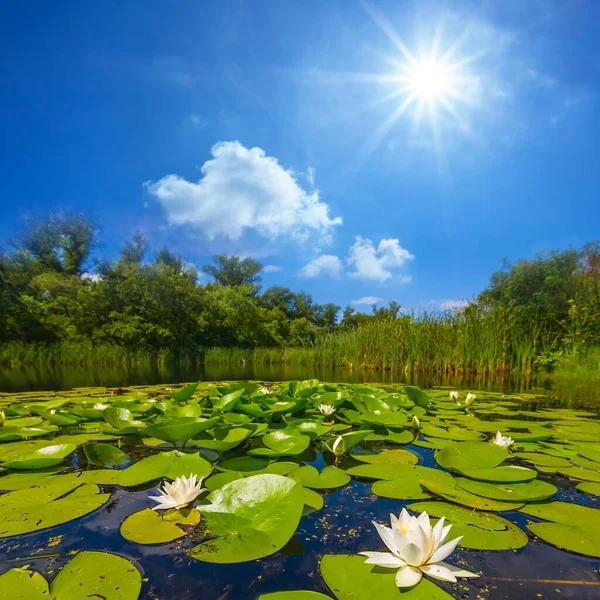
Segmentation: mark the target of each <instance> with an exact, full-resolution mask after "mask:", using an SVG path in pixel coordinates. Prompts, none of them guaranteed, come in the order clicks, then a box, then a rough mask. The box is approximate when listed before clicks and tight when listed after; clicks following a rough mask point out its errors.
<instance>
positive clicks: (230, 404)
mask: <svg viewBox="0 0 600 600" xmlns="http://www.w3.org/2000/svg"><path fill="white" fill-rule="evenodd" d="M244 391H245V390H244V389H243V388H242V389H239V390H235V392H231V393H230V394H225V395H224V396H221V397H220V398H214V399H213V408H214V409H215V410H218V411H219V412H229V411H231V410H233V409H234V408H235V407H236V405H237V404H238V403H239V402H240V398H241V397H242V396H243V395H244Z"/></svg>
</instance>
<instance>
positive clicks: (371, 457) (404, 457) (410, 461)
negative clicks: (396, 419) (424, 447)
mask: <svg viewBox="0 0 600 600" xmlns="http://www.w3.org/2000/svg"><path fill="white" fill-rule="evenodd" d="M351 456H352V458H355V459H356V460H359V461H361V462H365V463H369V464H373V465H388V464H406V465H416V464H417V463H418V462H419V459H418V457H417V456H415V455H414V454H413V453H412V452H409V451H408V450H401V449H399V450H383V451H382V452H379V453H378V454H352V455H351Z"/></svg>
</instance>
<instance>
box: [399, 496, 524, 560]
mask: <svg viewBox="0 0 600 600" xmlns="http://www.w3.org/2000/svg"><path fill="white" fill-rule="evenodd" d="M408 509H409V510H411V511H414V512H418V513H421V512H427V514H429V515H430V516H432V517H440V518H441V517H445V518H446V521H447V524H451V525H452V530H451V531H450V534H449V535H448V539H454V538H456V537H459V536H463V539H462V540H461V541H460V542H459V546H460V547H461V548H469V549H472V550H516V549H518V548H522V547H523V546H525V545H526V544H527V535H526V534H525V533H524V532H523V531H522V530H521V529H520V528H519V527H517V526H516V525H514V524H513V523H511V522H510V521H507V520H506V519H503V518H502V517H500V516H498V515H494V514H491V513H487V512H475V511H473V510H469V509H467V508H463V507H462V506H456V505H454V504H448V503H447V502H419V503H416V504H410V505H409V506H408Z"/></svg>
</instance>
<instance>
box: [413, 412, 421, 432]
mask: <svg viewBox="0 0 600 600" xmlns="http://www.w3.org/2000/svg"><path fill="white" fill-rule="evenodd" d="M411 425H412V426H413V427H414V428H415V429H421V421H420V420H419V417H417V415H413V417H412V419H411Z"/></svg>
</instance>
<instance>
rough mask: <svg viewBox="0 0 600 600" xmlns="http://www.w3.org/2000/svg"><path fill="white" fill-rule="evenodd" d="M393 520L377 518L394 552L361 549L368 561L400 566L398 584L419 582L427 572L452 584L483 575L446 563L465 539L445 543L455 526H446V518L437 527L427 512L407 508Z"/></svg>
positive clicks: (388, 544)
mask: <svg viewBox="0 0 600 600" xmlns="http://www.w3.org/2000/svg"><path fill="white" fill-rule="evenodd" d="M390 519H391V523H392V527H391V528H389V527H384V526H383V525H379V523H376V522H375V521H373V525H375V528H376V529H377V533H379V535H380V537H381V539H382V540H383V543H384V544H385V545H386V546H387V547H388V549H389V550H390V552H361V553H360V554H362V555H363V556H366V557H367V560H366V562H367V564H370V565H377V566H379V567H384V568H386V569H398V572H397V573H396V585H397V586H398V587H402V588H404V587H412V586H414V585H417V583H419V581H421V577H423V575H424V574H425V575H429V577H433V578H434V579H439V580H441V581H450V582H452V583H455V582H456V578H457V577H479V575H477V574H476V573H471V572H470V571H465V570H464V569H460V568H458V567H455V566H453V565H449V564H447V563H444V562H442V561H443V560H444V559H446V558H448V556H450V554H452V552H454V549H455V548H456V546H457V545H458V542H460V540H461V539H462V536H461V537H457V538H455V539H454V540H452V541H450V542H446V543H444V542H445V541H446V538H447V537H448V534H449V533H450V529H451V528H452V525H447V526H446V527H444V517H442V518H441V519H440V520H439V521H438V523H437V525H436V526H435V527H433V528H432V527H431V524H430V522H429V515H428V514H427V513H426V512H423V513H421V514H420V515H419V517H412V516H410V515H409V514H408V512H407V510H406V509H404V508H403V509H402V512H401V513H400V517H398V518H396V517H395V516H394V515H390Z"/></svg>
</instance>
